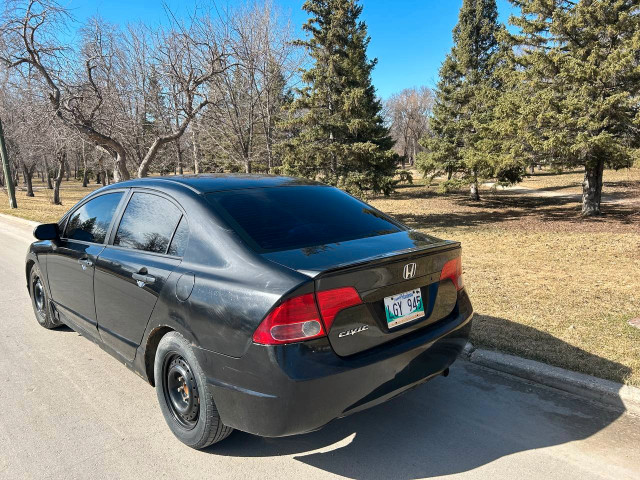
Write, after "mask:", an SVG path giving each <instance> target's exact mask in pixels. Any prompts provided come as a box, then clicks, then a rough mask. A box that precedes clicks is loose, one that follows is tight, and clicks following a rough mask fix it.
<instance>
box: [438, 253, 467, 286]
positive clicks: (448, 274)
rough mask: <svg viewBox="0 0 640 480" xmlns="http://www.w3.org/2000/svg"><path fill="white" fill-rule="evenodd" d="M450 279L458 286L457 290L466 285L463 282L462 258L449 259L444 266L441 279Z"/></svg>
mask: <svg viewBox="0 0 640 480" xmlns="http://www.w3.org/2000/svg"><path fill="white" fill-rule="evenodd" d="M445 279H450V280H451V281H453V284H454V285H455V286H456V290H462V287H463V286H464V284H463V282H462V258H461V257H458V258H454V259H453V260H449V261H448V262H447V263H445V264H444V267H442V273H440V280H441V281H442V280H445Z"/></svg>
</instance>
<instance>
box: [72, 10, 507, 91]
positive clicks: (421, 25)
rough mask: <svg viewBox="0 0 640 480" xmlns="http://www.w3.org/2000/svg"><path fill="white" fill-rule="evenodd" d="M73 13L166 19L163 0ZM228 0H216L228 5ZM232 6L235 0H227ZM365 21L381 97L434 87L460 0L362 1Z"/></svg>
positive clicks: (294, 13)
mask: <svg viewBox="0 0 640 480" xmlns="http://www.w3.org/2000/svg"><path fill="white" fill-rule="evenodd" d="M497 1H498V11H499V15H500V20H501V21H503V22H505V23H506V22H507V20H508V18H509V15H510V14H511V13H513V12H514V9H513V7H512V6H511V5H510V3H509V2H508V0H497ZM65 3H67V5H68V6H69V8H71V9H72V10H73V14H74V16H75V17H76V18H77V19H78V20H80V21H82V20H84V19H86V18H87V17H89V16H91V15H95V14H96V13H99V14H100V15H101V16H102V17H104V18H105V19H106V20H108V21H110V22H114V23H126V22H135V21H138V20H144V21H147V22H151V23H155V22H161V21H162V20H163V19H164V18H165V17H166V15H165V13H164V10H163V7H162V5H163V2H162V1H160V0H67V2H65ZM166 3H167V4H168V5H169V8H171V10H173V11H175V12H177V13H178V14H180V13H186V12H188V11H189V10H193V8H194V6H195V5H196V4H199V5H203V4H205V3H206V0H200V1H199V2H194V1H193V0H168V1H167V2H166ZM225 3H226V2H225V0H218V1H217V4H218V5H224V4H225ZM274 3H276V4H278V5H280V7H281V8H282V10H283V12H284V13H288V14H290V15H291V17H292V22H293V24H294V25H295V26H296V27H297V28H298V29H299V27H300V26H301V25H302V24H303V23H304V22H305V20H306V18H307V15H306V13H305V12H304V11H302V10H301V6H302V4H303V0H274ZM229 4H231V5H232V4H233V0H229ZM361 4H362V5H363V6H364V11H363V14H362V19H363V20H364V21H365V22H366V23H367V26H368V28H369V35H370V36H371V44H370V46H369V52H368V53H369V57H377V58H378V66H377V67H376V69H375V70H374V72H373V83H374V85H375V87H376V89H377V91H378V95H380V96H381V97H382V98H388V97H389V96H390V95H391V94H393V93H395V92H399V91H400V90H402V89H404V88H409V87H417V86H420V85H426V86H430V87H433V86H435V84H436V82H437V80H438V69H439V68H440V64H441V63H442V61H443V60H444V57H445V55H446V54H447V52H448V51H449V49H450V48H451V30H452V29H453V27H454V26H455V24H456V22H457V19H458V10H459V9H460V6H461V5H462V0H362V1H361Z"/></svg>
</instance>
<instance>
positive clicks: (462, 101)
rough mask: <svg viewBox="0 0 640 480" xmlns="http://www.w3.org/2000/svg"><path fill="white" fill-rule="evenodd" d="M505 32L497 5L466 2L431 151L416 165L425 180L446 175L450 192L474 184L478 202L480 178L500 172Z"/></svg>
mask: <svg viewBox="0 0 640 480" xmlns="http://www.w3.org/2000/svg"><path fill="white" fill-rule="evenodd" d="M501 28H502V27H501V26H500V24H499V23H498V9H497V6H496V2H495V0H464V1H463V3H462V8H461V9H460V14H459V18H458V24H457V25H456V26H455V28H454V30H453V42H454V45H453V47H452V49H451V52H450V53H449V55H447V57H446V59H445V61H444V62H443V64H442V67H441V68H440V80H439V82H438V86H437V90H436V104H435V107H434V111H433V118H432V122H431V135H430V136H428V137H425V138H424V139H423V141H422V145H423V146H424V147H425V148H426V151H425V152H423V153H422V154H420V156H419V160H418V162H417V165H418V168H419V169H420V170H421V171H422V173H423V174H425V175H432V174H439V173H446V174H447V176H448V180H449V182H448V183H445V187H446V186H448V185H450V184H451V183H455V184H459V183H460V182H463V183H469V184H470V186H471V196H472V197H473V198H475V199H478V198H479V194H478V179H479V178H482V177H488V176H492V175H494V174H495V173H496V172H495V170H496V168H495V163H494V155H493V154H492V146H493V143H492V142H491V141H490V140H489V133H490V132H489V130H490V128H491V122H492V115H493V105H494V102H495V100H496V99H497V88H496V87H497V86H496V85H495V78H494V75H493V73H494V70H495V67H496V65H497V61H498V57H499V56H498V51H499V44H498V40H497V35H498V34H499V32H500V30H501ZM454 174H457V175H456V177H455V178H453V176H454Z"/></svg>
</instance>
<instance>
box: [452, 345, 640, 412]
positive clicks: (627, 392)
mask: <svg viewBox="0 0 640 480" xmlns="http://www.w3.org/2000/svg"><path fill="white" fill-rule="evenodd" d="M461 356H462V357H463V358H465V359H467V360H468V361H470V362H471V363H475V364H476V365H482V366H483V367H487V368H491V369H493V370H498V371H500V372H504V373H508V374H510V375H514V376H516V377H520V378H523V379H526V380H530V381H532V382H536V383H539V384H542V385H545V386H547V387H552V388H555V389H558V390H562V391H564V392H568V393H572V394H574V395H578V396H580V397H583V398H587V399H589V400H592V401H595V402H598V403H601V404H604V405H607V406H610V407H613V408H615V409H618V410H626V411H628V412H631V413H634V414H637V415H640V388H636V387H630V386H628V385H623V384H621V383H616V382H612V381H611V380H604V379H602V378H597V377H592V376H591V375H585V374H583V373H577V372H572V371H570V370H565V369H564V368H559V367H553V366H551V365H547V364H546V363H541V362H536V361H534V360H528V359H526V358H521V357H516V356H514V355H507V354H505V353H500V352H494V351H491V350H483V349H476V348H474V347H473V345H472V344H471V343H470V342H469V343H467V345H466V346H465V348H464V350H463V352H462V354H461Z"/></svg>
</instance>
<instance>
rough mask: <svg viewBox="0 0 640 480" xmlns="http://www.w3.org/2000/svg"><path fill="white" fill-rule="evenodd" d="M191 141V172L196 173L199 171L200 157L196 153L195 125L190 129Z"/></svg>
mask: <svg viewBox="0 0 640 480" xmlns="http://www.w3.org/2000/svg"><path fill="white" fill-rule="evenodd" d="M191 143H193V173H194V174H196V175H198V174H199V173H200V159H199V158H198V157H199V153H198V143H197V141H196V132H195V126H194V128H192V129H191Z"/></svg>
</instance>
